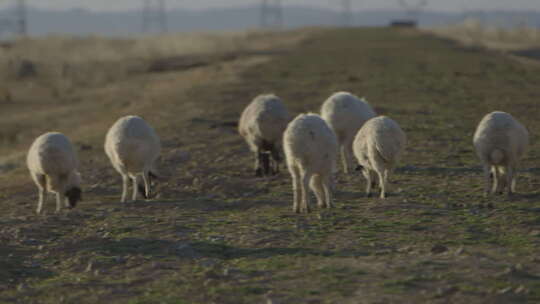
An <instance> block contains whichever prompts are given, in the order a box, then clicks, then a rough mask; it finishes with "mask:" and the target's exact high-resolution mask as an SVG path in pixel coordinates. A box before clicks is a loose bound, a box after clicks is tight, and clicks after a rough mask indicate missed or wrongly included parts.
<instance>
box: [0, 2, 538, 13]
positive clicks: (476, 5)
mask: <svg viewBox="0 0 540 304" xmlns="http://www.w3.org/2000/svg"><path fill="white" fill-rule="evenodd" d="M0 2H1V4H0V7H5V6H6V5H8V3H12V2H14V0H0ZM282 2H283V4H285V5H311V6H316V7H324V8H332V7H339V6H338V5H339V3H340V1H339V0H282ZM407 2H409V3H418V2H419V0H407ZM27 3H28V4H29V5H31V6H35V7H40V8H48V9H71V8H86V9H91V10H98V11H107V10H116V11H118V10H129V9H139V8H140V7H141V3H142V0H27ZM258 3H260V1H259V0H167V5H168V6H169V7H170V8H188V9H205V8H210V7H231V6H244V5H250V4H258ZM353 6H354V8H355V9H357V10H361V9H382V8H398V7H399V5H398V1H397V0H353ZM426 9H429V10H444V11H463V10H464V9H467V10H477V9H480V10H501V9H509V10H540V0H430V1H428V6H427V7H426Z"/></svg>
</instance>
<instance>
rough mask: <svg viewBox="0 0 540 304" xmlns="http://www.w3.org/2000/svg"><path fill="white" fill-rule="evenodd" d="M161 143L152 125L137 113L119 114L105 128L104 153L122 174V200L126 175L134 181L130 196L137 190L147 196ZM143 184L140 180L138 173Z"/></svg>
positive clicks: (127, 179)
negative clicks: (118, 116) (114, 120)
mask: <svg viewBox="0 0 540 304" xmlns="http://www.w3.org/2000/svg"><path fill="white" fill-rule="evenodd" d="M160 152H161V143H160V140H159V137H158V136H157V135H156V132H155V131H154V129H153V128H152V127H151V126H150V125H148V124H147V123H146V121H144V120H143V119H142V118H140V117H138V116H125V117H122V118H120V119H119V120H118V121H116V122H115V123H114V125H113V126H112V127H111V128H110V129H109V131H108V132H107V137H106V138H105V153H106V154H107V156H108V157H109V159H110V161H111V163H112V165H113V167H114V168H115V169H116V171H118V173H120V175H122V202H123V203H124V202H126V200H127V193H128V187H129V185H128V183H129V179H131V180H132V182H133V196H132V200H133V201H135V200H137V190H138V191H139V192H140V193H141V195H143V197H144V198H146V199H148V198H150V194H151V193H150V192H151V191H150V187H151V184H152V178H157V176H158V173H157V168H156V166H157V162H158V159H159V154H160ZM141 175H142V179H143V182H144V185H142V184H141V183H140V177H141Z"/></svg>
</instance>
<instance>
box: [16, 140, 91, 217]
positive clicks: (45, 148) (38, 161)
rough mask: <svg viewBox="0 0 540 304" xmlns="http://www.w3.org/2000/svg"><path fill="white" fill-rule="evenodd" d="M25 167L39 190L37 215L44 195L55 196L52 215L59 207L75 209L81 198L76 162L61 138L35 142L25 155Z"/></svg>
mask: <svg viewBox="0 0 540 304" xmlns="http://www.w3.org/2000/svg"><path fill="white" fill-rule="evenodd" d="M26 163H27V165H28V169H29V170H30V175H31V176H32V179H33V180H34V182H35V183H36V185H37V187H38V189H39V201H38V207H37V210H36V212H37V213H38V214H40V213H41V211H42V209H43V201H44V200H45V197H46V194H47V191H48V192H52V193H55V194H56V212H59V211H60V210H61V209H62V205H64V206H66V207H69V208H74V207H75V206H77V202H79V201H80V200H81V198H82V195H81V193H82V191H81V176H80V173H79V171H78V167H79V161H78V159H77V154H76V152H75V149H74V148H73V145H72V144H71V141H70V140H69V139H68V138H67V137H66V136H65V135H63V134H61V133H58V132H49V133H45V134H43V135H41V136H39V137H38V138H36V140H35V141H34V143H33V144H32V146H31V147H30V150H29V151H28V155H27V158H26ZM66 198H67V202H66V201H65V199H66Z"/></svg>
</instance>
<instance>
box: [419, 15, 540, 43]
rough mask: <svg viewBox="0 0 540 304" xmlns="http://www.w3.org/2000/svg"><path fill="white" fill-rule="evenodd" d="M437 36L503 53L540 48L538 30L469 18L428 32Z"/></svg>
mask: <svg viewBox="0 0 540 304" xmlns="http://www.w3.org/2000/svg"><path fill="white" fill-rule="evenodd" d="M429 31H430V32H433V33H435V34H437V35H440V36H443V37H446V38H450V39H453V40H457V41H459V42H461V43H463V44H464V45H467V46H476V47H478V46H479V47H486V48H489V49H497V50H503V51H515V50H523V49H531V48H539V47H540V29H537V28H532V27H527V26H517V27H514V28H506V29H505V28H501V27H497V26H492V25H485V24H482V22H480V21H479V20H477V19H474V18H469V19H466V20H465V21H463V22H462V23H460V24H456V25H453V26H445V27H438V28H433V29H430V30H429Z"/></svg>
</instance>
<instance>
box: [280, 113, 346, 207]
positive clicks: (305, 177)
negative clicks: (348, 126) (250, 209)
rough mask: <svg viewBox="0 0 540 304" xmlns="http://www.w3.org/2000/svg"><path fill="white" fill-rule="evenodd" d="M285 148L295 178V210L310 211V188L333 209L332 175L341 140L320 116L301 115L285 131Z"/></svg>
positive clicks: (322, 202) (319, 203)
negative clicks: (338, 139) (339, 140)
mask: <svg viewBox="0 0 540 304" xmlns="http://www.w3.org/2000/svg"><path fill="white" fill-rule="evenodd" d="M283 148H284V150H285V156H286V161H287V167H288V169H289V172H290V173H291V176H292V186H293V191H294V203H293V211H294V212H296V213H301V212H309V211H310V209H309V202H308V201H309V194H308V190H307V189H308V184H309V187H310V188H311V189H312V190H313V192H315V196H316V197H317V204H318V206H319V207H321V208H324V207H326V208H331V207H332V174H333V172H334V169H335V166H336V158H337V151H338V143H337V138H336V136H335V134H334V132H332V130H331V129H330V127H329V126H328V125H327V124H326V122H325V121H324V120H323V119H322V118H321V117H320V116H319V115H317V114H312V113H310V114H300V115H298V116H297V117H296V118H295V119H294V120H293V121H292V122H291V123H289V125H288V126H287V129H286V130H285V134H284V135H283Z"/></svg>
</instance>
